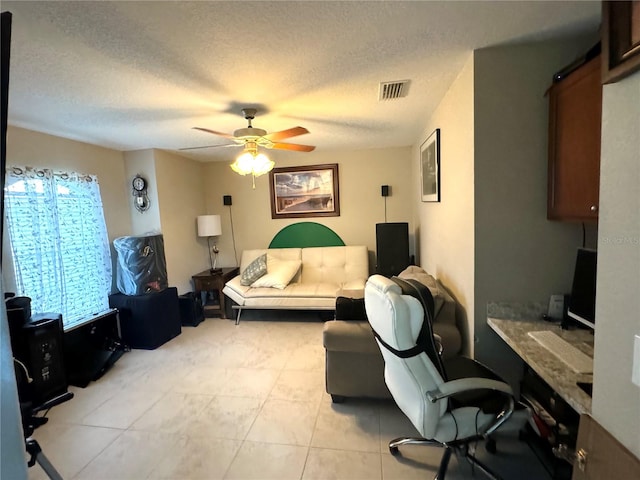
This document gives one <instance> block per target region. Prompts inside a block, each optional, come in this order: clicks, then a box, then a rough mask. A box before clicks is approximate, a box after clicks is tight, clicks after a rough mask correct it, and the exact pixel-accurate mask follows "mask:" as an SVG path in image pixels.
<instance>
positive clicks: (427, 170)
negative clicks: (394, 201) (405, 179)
mask: <svg viewBox="0 0 640 480" xmlns="http://www.w3.org/2000/svg"><path fill="white" fill-rule="evenodd" d="M420 189H421V193H422V201H423V202H439V201H440V129H439V128H436V130H435V131H434V132H433V133H432V134H431V135H429V138H427V139H426V140H425V141H424V143H423V144H422V145H421V146H420Z"/></svg>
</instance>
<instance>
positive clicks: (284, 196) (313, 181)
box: [269, 163, 340, 218]
mask: <svg viewBox="0 0 640 480" xmlns="http://www.w3.org/2000/svg"><path fill="white" fill-rule="evenodd" d="M269 189H270V192H271V218H300V217H338V216H340V194H339V190H338V164H337V163H331V164H325V165H308V166H304V167H282V168H274V169H273V170H271V172H269Z"/></svg>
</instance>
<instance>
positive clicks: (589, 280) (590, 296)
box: [567, 248, 598, 329]
mask: <svg viewBox="0 0 640 480" xmlns="http://www.w3.org/2000/svg"><path fill="white" fill-rule="evenodd" d="M597 257H598V254H597V252H596V251H595V250H589V249H586V248H579V249H578V254H577V256H576V268H575V270H574V272H573V285H572V287H571V299H570V300H569V308H568V310H567V315H568V316H569V318H572V319H573V320H576V321H577V322H580V323H581V324H582V325H585V326H587V327H589V328H592V329H595V328H596V263H597Z"/></svg>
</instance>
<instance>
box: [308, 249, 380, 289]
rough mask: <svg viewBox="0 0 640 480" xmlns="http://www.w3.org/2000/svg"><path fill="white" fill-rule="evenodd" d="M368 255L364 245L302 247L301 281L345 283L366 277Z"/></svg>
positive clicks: (367, 273) (367, 274) (367, 272)
mask: <svg viewBox="0 0 640 480" xmlns="http://www.w3.org/2000/svg"><path fill="white" fill-rule="evenodd" d="M368 276H369V256H368V252H367V247H366V246H364V245H356V246H347V247H310V248H303V249H302V269H301V279H300V281H301V282H303V283H323V282H328V283H341V284H342V283H345V282H349V281H352V280H361V279H365V280H366V279H367V278H368Z"/></svg>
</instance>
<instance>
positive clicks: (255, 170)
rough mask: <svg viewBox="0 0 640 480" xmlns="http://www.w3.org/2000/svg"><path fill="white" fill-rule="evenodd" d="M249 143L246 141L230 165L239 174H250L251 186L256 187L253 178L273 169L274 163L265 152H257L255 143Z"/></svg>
mask: <svg viewBox="0 0 640 480" xmlns="http://www.w3.org/2000/svg"><path fill="white" fill-rule="evenodd" d="M250 143H251V142H249V143H247V145H246V147H245V149H244V151H243V152H242V153H241V154H240V155H239V156H238V158H236V160H235V162H233V163H232V164H231V165H230V166H231V169H232V170H233V171H234V172H236V173H237V174H239V175H249V174H250V175H252V176H253V188H256V184H255V178H256V177H259V176H260V175H264V174H265V173H268V172H270V171H271V170H273V167H274V166H275V163H274V162H273V161H272V160H270V159H269V157H267V156H266V155H265V154H263V153H258V148H257V146H256V145H255V143H254V144H253V145H250Z"/></svg>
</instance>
